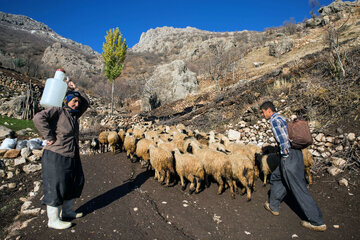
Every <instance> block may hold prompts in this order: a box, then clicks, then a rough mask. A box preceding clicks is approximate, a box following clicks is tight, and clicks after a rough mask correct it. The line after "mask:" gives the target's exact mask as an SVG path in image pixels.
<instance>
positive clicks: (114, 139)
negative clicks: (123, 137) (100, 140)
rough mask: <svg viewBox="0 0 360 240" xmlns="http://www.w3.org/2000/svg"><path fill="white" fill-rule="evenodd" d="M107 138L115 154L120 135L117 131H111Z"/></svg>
mask: <svg viewBox="0 0 360 240" xmlns="http://www.w3.org/2000/svg"><path fill="white" fill-rule="evenodd" d="M107 140H108V144H109V145H110V151H111V152H112V154H115V152H116V147H117V146H118V145H119V143H120V137H119V135H118V133H117V132H115V131H113V132H109V133H108V138H107Z"/></svg>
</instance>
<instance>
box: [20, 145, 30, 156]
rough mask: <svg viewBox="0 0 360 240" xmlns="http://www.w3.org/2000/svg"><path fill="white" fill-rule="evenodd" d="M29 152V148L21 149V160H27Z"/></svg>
mask: <svg viewBox="0 0 360 240" xmlns="http://www.w3.org/2000/svg"><path fill="white" fill-rule="evenodd" d="M31 153H32V152H31V150H30V148H27V147H26V148H23V149H21V156H22V157H23V158H28V157H29V156H30V155H31Z"/></svg>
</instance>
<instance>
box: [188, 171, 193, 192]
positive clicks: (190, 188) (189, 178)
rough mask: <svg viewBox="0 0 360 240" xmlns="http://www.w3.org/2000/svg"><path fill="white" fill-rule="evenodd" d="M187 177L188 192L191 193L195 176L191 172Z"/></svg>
mask: <svg viewBox="0 0 360 240" xmlns="http://www.w3.org/2000/svg"><path fill="white" fill-rule="evenodd" d="M187 179H188V180H189V181H190V187H189V193H190V194H192V193H193V192H194V191H195V178H194V176H193V175H192V174H189V175H188V177H187Z"/></svg>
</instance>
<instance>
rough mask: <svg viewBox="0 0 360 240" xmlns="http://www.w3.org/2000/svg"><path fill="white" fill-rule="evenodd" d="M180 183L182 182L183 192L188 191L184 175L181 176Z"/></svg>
mask: <svg viewBox="0 0 360 240" xmlns="http://www.w3.org/2000/svg"><path fill="white" fill-rule="evenodd" d="M179 177H180V182H181V190H183V191H184V190H185V189H186V185H185V183H184V176H183V175H180V176H179Z"/></svg>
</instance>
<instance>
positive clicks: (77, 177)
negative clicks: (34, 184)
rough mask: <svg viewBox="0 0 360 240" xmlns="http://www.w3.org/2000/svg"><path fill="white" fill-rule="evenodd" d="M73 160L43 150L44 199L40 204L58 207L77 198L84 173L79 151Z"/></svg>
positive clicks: (82, 185)
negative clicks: (65, 201)
mask: <svg viewBox="0 0 360 240" xmlns="http://www.w3.org/2000/svg"><path fill="white" fill-rule="evenodd" d="M76 152H77V153H76V155H75V157H74V158H70V157H64V156H62V155H60V154H58V153H55V152H52V151H49V150H46V149H45V150H44V152H43V155H42V159H41V163H42V177H43V187H44V198H43V200H42V204H45V205H50V206H53V207H56V206H60V205H62V204H63V202H64V200H71V199H73V198H78V197H80V195H81V192H82V190H83V187H84V182H85V179H84V173H83V170H82V166H81V161H80V155H79V151H76Z"/></svg>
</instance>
